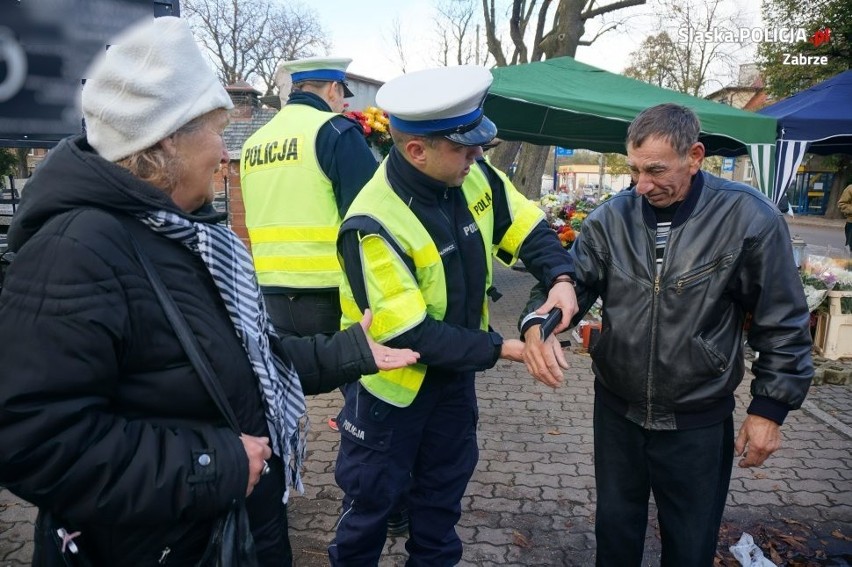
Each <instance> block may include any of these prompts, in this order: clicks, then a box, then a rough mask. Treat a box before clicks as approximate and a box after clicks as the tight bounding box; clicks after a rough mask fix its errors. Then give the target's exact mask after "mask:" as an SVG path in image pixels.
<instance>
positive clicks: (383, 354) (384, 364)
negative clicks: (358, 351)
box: [360, 309, 420, 370]
mask: <svg viewBox="0 0 852 567" xmlns="http://www.w3.org/2000/svg"><path fill="white" fill-rule="evenodd" d="M372 323H373V313H372V312H371V311H370V310H369V309H367V310H365V311H364V316H363V317H362V318H361V322H360V324H361V328H362V329H364V335H365V336H366V337H367V344H368V345H370V350H371V351H372V352H373V360H375V361H376V366H378V367H379V370H393V369H395V368H403V367H405V366H408V365H409V364H414V363H415V362H417V360H418V359H419V358H420V353H419V352H414V351H413V350H411V349H410V348H391V347H388V346H385V345H383V344H381V343H377V342H376V341H374V340H373V337H371V336H370V333H369V330H370V325H372Z"/></svg>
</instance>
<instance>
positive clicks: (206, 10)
mask: <svg viewBox="0 0 852 567" xmlns="http://www.w3.org/2000/svg"><path fill="white" fill-rule="evenodd" d="M182 7H183V11H184V13H185V14H186V16H187V17H188V19H189V21H190V25H191V26H192V28H193V32H194V33H195V35H196V38H197V39H198V40H199V41H200V42H201V44H202V45H204V47H205V48H207V50H208V52H209V53H210V56H211V59H212V60H213V62H214V64H215V65H216V67H217V69H218V72H219V77H220V79H221V80H222V81H223V82H224V83H225V84H233V83H235V82H237V81H247V82H253V81H261V82H263V84H264V85H265V87H266V89H267V93H266V94H272V90H273V88H274V85H275V78H274V74H275V68H276V66H277V65H278V62H279V61H281V60H282V59H288V58H300V57H308V56H311V55H316V54H320V53H326V52H327V51H328V46H329V44H328V39H327V38H326V37H325V34H324V32H323V30H322V27H321V26H320V24H319V20H318V18H317V16H316V14H315V13H314V12H312V11H311V10H309V9H307V8H304V7H302V6H300V5H298V4H293V3H290V4H289V5H288V6H286V7H285V6H282V5H280V4H278V3H272V2H271V1H270V0H184V1H183V2H182Z"/></svg>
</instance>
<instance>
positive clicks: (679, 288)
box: [675, 254, 734, 295]
mask: <svg viewBox="0 0 852 567" xmlns="http://www.w3.org/2000/svg"><path fill="white" fill-rule="evenodd" d="M733 257H734V255H733V254H726V255H724V256H722V257H721V258H719V259H718V260H716V261H715V262H713V263H712V264H710V265H709V266H707V267H706V268H704V269H703V270H701V271H700V272H696V273H694V274H690V275H688V276H685V277H682V278H680V279H679V280H677V282H675V291H676V292H677V293H678V295H679V294H681V293H683V288H685V287H686V286H687V285H689V284H691V283H692V282H694V281H696V280H699V279H701V278H703V277H704V276H706V275H708V274H711V273H713V272H715V271H716V270H717V269H718V268H719V266H721V265H722V264H723V263H725V262H727V261H728V260H730V259H731V258H733Z"/></svg>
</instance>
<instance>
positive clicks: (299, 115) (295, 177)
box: [240, 104, 342, 289]
mask: <svg viewBox="0 0 852 567" xmlns="http://www.w3.org/2000/svg"><path fill="white" fill-rule="evenodd" d="M334 116H337V115H336V114H335V113H333V112H323V111H321V110H317V109H315V108H311V107H309V106H307V105H303V104H294V105H285V106H284V108H282V109H281V111H280V112H279V113H278V114H276V115H275V117H274V118H273V119H272V120H271V121H270V122H269V123H268V124H267V125H266V126H264V127H263V128H261V129H260V130H258V131H257V132H255V133H254V134H253V135H252V136H251V137H250V138H249V139H248V140H246V143H245V144H244V145H243V149H242V163H241V165H240V182H241V185H242V192H243V203H244V204H245V209H246V227H247V228H248V233H249V238H250V239H251V251H252V256H253V257H254V266H255V270H256V271H257V279H258V282H259V283H260V285H262V286H280V287H288V288H310V289H318V288H336V287H338V286H339V285H340V281H341V279H342V272H341V269H340V264H339V263H338V260H337V251H336V240H337V230H338V229H339V228H340V222H341V219H340V214H339V213H338V210H337V201H336V200H335V198H334V191H333V190H332V186H331V181H330V180H329V179H328V177H327V176H326V175H325V173H324V172H323V171H322V168H321V167H320V165H319V161H318V160H317V155H316V149H315V146H316V137H317V132H318V131H319V129H320V127H321V126H322V125H323V124H325V123H326V122H328V121H329V120H330V119H331V118H333V117H334Z"/></svg>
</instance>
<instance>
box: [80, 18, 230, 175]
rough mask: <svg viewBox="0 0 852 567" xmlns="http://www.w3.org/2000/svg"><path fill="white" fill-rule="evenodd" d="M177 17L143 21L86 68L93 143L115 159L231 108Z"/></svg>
mask: <svg viewBox="0 0 852 567" xmlns="http://www.w3.org/2000/svg"><path fill="white" fill-rule="evenodd" d="M233 107H234V104H233V102H231V97H230V96H228V93H227V91H225V89H224V87H223V86H222V84H221V83H220V82H219V79H218V77H216V74H215V73H214V72H213V70H212V69H211V68H210V66H209V65H208V64H207V61H205V60H204V56H203V55H202V54H201V51H200V50H199V49H198V46H197V45H196V43H195V39H194V38H193V37H192V32H190V30H189V26H188V25H187V24H186V22H184V21H183V20H181V19H180V18H174V17H171V16H166V17H162V18H154V19H147V18H146V19H145V20H143V21H142V22H139V23H137V24H135V25H133V26H131V27H130V28H128V29H127V30H125V31H124V32H122V33H121V34H120V35H119V36H118V37H116V38H114V39H113V40H112V47H110V48H109V49H108V50H106V52H105V53H103V54H101V55H100V56H99V57H98V58H97V59H96V60H95V62H94V63H93V64H92V66H91V67H90V68H89V70H88V71H87V73H86V84H85V85H84V86H83V116H84V117H85V119H86V133H87V136H88V140H89V144H91V146H92V147H93V148H95V150H97V152H98V153H99V154H100V155H101V156H102V157H103V158H105V159H107V160H109V161H118V160H120V159H122V158H125V157H127V156H129V155H131V154H133V153H135V152H138V151H140V150H144V149H146V148H149V147H151V146H153V145H154V144H156V143H157V142H159V141H160V140H162V139H164V138H167V137H168V136H170V135H171V134H173V133H174V132H175V131H177V130H178V129H179V128H180V127H181V126H183V125H184V124H186V123H187V122H189V121H191V120H192V119H194V118H198V117H199V116H201V115H202V114H205V113H207V112H210V111H211V110H215V109H217V108H226V109H230V108H233Z"/></svg>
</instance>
